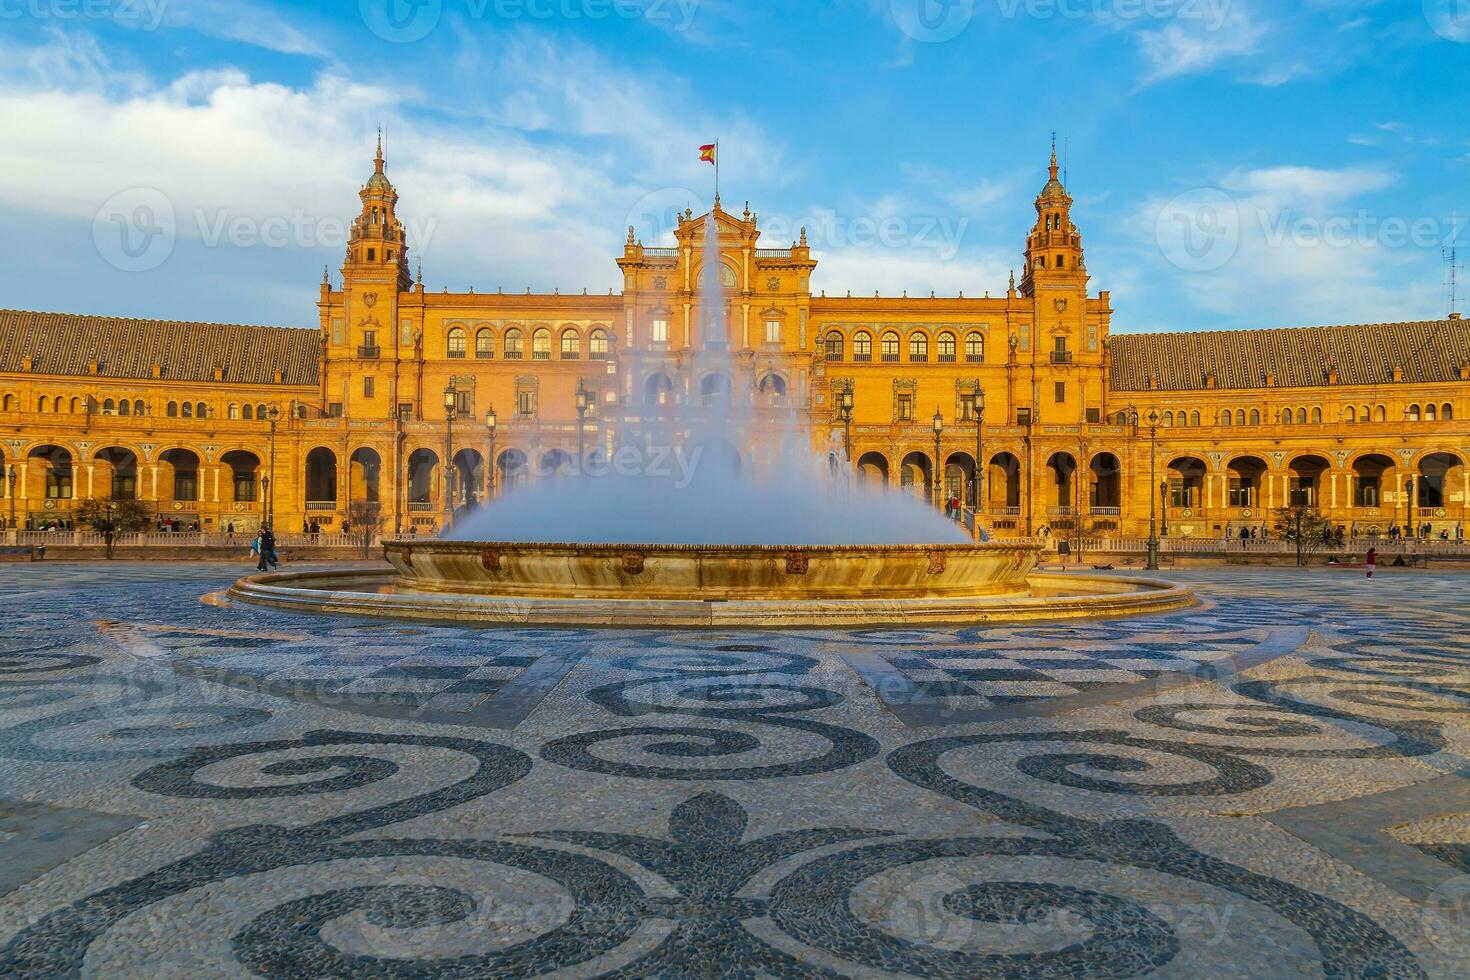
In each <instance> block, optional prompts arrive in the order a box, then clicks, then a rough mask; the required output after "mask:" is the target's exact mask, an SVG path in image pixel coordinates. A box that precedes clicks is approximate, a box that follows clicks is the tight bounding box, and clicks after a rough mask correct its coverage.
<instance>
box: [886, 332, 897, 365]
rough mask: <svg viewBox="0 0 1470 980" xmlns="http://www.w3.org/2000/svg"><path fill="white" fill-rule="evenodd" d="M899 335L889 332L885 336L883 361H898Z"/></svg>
mask: <svg viewBox="0 0 1470 980" xmlns="http://www.w3.org/2000/svg"><path fill="white" fill-rule="evenodd" d="M898 343H899V341H898V334H896V333H894V332H892V331H889V332H888V333H885V334H884V335H883V360H885V361H888V362H893V361H897V360H898Z"/></svg>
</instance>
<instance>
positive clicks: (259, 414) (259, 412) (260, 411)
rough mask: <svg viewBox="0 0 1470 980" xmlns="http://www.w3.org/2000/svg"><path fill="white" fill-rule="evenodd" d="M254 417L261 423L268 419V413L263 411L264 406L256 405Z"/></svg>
mask: <svg viewBox="0 0 1470 980" xmlns="http://www.w3.org/2000/svg"><path fill="white" fill-rule="evenodd" d="M246 417H247V418H248V417H249V416H246ZM255 417H256V418H258V419H260V420H261V421H262V422H264V421H265V420H266V419H268V418H270V413H269V412H267V411H266V410H265V406H264V405H256V406H255Z"/></svg>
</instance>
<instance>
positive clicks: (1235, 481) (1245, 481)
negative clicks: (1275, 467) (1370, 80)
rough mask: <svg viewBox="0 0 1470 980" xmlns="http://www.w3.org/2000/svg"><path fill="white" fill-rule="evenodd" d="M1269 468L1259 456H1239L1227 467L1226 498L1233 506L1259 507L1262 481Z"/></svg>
mask: <svg viewBox="0 0 1470 980" xmlns="http://www.w3.org/2000/svg"><path fill="white" fill-rule="evenodd" d="M1268 469H1269V467H1267V465H1266V461H1265V460H1263V459H1261V458H1260V457H1259V456H1251V455H1242V456H1237V457H1235V458H1234V459H1232V460H1231V461H1230V463H1229V464H1228V465H1227V466H1226V467H1225V478H1226V480H1227V481H1228V486H1227V491H1226V499H1227V500H1228V501H1229V504H1230V506H1231V507H1236V508H1259V507H1260V506H1261V505H1262V503H1261V481H1262V480H1263V479H1264V478H1265V476H1266V472H1267V470H1268Z"/></svg>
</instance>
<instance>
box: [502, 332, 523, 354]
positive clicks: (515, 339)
mask: <svg viewBox="0 0 1470 980" xmlns="http://www.w3.org/2000/svg"><path fill="white" fill-rule="evenodd" d="M524 356H525V340H524V338H523V337H522V336H521V332H520V330H518V329H516V328H515V327H511V328H510V329H509V330H507V331H506V332H505V359H506V360H507V361H519V360H520V359H521V358H522V357H524Z"/></svg>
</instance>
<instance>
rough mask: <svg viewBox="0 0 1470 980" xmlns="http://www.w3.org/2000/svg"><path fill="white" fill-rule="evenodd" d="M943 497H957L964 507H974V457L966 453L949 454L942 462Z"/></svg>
mask: <svg viewBox="0 0 1470 980" xmlns="http://www.w3.org/2000/svg"><path fill="white" fill-rule="evenodd" d="M943 490H944V496H945V499H946V500H948V499H949V498H950V497H958V498H959V499H960V502H961V503H963V504H965V505H966V506H969V507H973V506H975V457H974V456H973V455H972V454H970V453H966V452H955V453H950V454H949V456H948V458H946V459H945V461H944V485H943Z"/></svg>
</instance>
